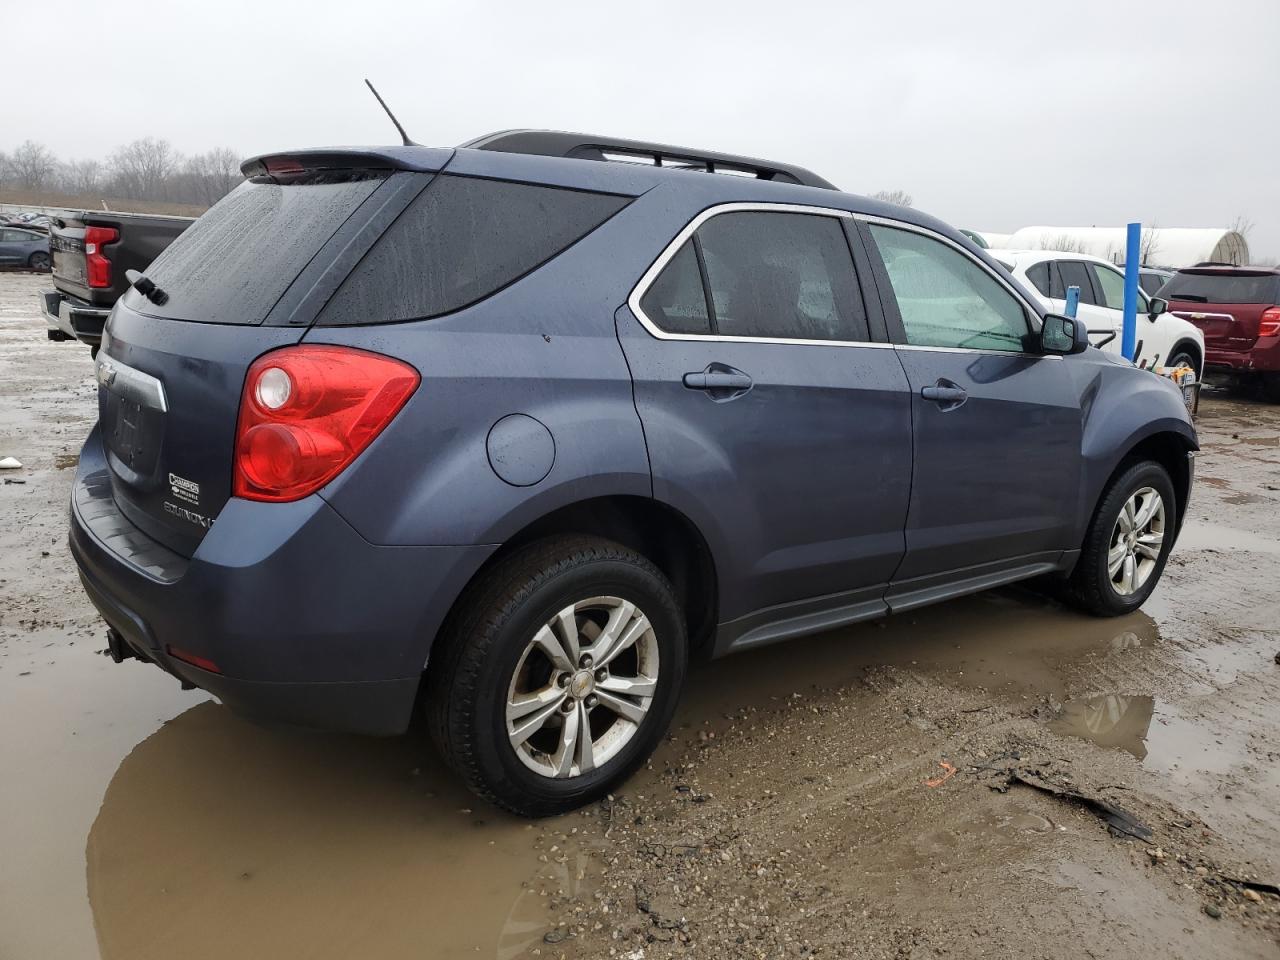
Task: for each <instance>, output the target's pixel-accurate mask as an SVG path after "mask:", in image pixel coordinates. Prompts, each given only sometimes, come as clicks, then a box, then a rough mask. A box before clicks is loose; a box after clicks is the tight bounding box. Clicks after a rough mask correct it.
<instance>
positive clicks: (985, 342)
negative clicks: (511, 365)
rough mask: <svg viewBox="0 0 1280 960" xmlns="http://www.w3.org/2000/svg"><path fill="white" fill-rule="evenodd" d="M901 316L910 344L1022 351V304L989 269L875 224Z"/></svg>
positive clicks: (934, 244)
mask: <svg viewBox="0 0 1280 960" xmlns="http://www.w3.org/2000/svg"><path fill="white" fill-rule="evenodd" d="M871 234H872V236H873V237H875V241H876V246H877V248H878V249H879V252H880V256H881V257H882V258H883V260H884V265H885V269H886V271H887V272H888V274H889V284H890V286H892V287H893V294H894V297H895V299H896V300H897V302H898V311H899V312H900V313H901V314H902V325H903V327H904V328H905V332H906V335H907V343H909V344H915V345H918V346H926V347H961V348H967V349H981V350H1005V351H1009V352H1015V353H1016V352H1021V351H1022V350H1023V349H1025V342H1024V341H1025V340H1026V338H1027V336H1028V334H1029V333H1030V328H1029V327H1028V325H1027V315H1026V311H1025V310H1024V308H1023V306H1022V304H1021V303H1019V302H1018V300H1017V299H1016V298H1015V297H1014V295H1013V294H1012V293H1010V292H1009V291H1008V290H1007V289H1006V288H1005V287H1004V286H1003V285H1002V284H1000V283H998V282H997V281H996V279H995V278H994V277H992V276H991V275H990V274H989V273H988V272H987V271H986V270H984V269H982V267H980V266H978V264H976V263H974V262H973V261H972V260H970V259H969V258H968V257H967V256H965V255H963V254H961V253H960V252H959V251H957V250H954V249H952V248H951V247H949V246H947V245H946V244H945V243H943V242H942V241H940V240H934V239H932V238H930V237H925V236H922V235H920V234H918V233H915V232H913V231H910V230H899V229H895V228H893V227H884V226H880V225H878V224H873V225H871Z"/></svg>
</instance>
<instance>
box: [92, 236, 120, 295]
mask: <svg viewBox="0 0 1280 960" xmlns="http://www.w3.org/2000/svg"><path fill="white" fill-rule="evenodd" d="M119 239H120V231H119V230H116V229H115V228H114V227H85V228H84V265H85V277H86V278H87V280H88V284H89V286H91V287H109V286H111V261H110V260H108V259H107V255H106V254H105V253H103V251H102V248H103V247H105V246H106V245H107V244H108V243H115V242H116V241H117V240H119Z"/></svg>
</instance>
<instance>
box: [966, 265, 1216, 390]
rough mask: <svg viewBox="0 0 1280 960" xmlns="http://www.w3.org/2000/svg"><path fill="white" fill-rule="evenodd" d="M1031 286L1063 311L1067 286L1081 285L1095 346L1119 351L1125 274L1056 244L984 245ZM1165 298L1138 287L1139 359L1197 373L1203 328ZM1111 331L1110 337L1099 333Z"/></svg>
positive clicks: (1082, 302)
mask: <svg viewBox="0 0 1280 960" xmlns="http://www.w3.org/2000/svg"><path fill="white" fill-rule="evenodd" d="M987 253H989V254H990V255H991V256H992V257H994V258H995V259H996V260H997V261H999V262H1000V263H1001V264H1003V265H1004V267H1005V268H1006V269H1007V270H1008V271H1009V272H1010V273H1012V274H1013V275H1014V276H1015V277H1017V278H1018V279H1019V280H1020V281H1022V283H1023V284H1024V285H1025V286H1026V287H1027V289H1028V290H1031V291H1032V292H1034V293H1035V294H1036V295H1037V296H1038V297H1039V299H1040V302H1041V303H1042V304H1043V305H1044V307H1045V309H1047V310H1050V311H1052V312H1054V313H1062V312H1063V310H1064V309H1065V308H1066V296H1067V294H1066V290H1067V287H1073V286H1078V287H1079V288H1080V309H1079V316H1080V318H1081V319H1082V320H1084V322H1085V325H1086V326H1087V327H1088V328H1089V333H1090V335H1091V336H1090V339H1091V340H1092V341H1093V343H1094V345H1095V346H1100V347H1102V349H1104V350H1107V351H1109V352H1111V353H1119V352H1120V338H1121V334H1122V324H1123V322H1124V274H1123V273H1121V272H1120V271H1119V270H1118V269H1116V267H1114V266H1112V265H1111V264H1110V263H1108V262H1107V261H1106V260H1103V259H1102V258H1101V257H1091V256H1089V255H1088V254H1085V253H1064V252H1061V251H1058V250H988V251H987ZM1168 307H1169V304H1168V301H1166V300H1161V299H1160V298H1159V297H1148V296H1147V294H1145V293H1143V292H1142V291H1141V290H1139V291H1138V331H1137V341H1136V343H1137V347H1138V349H1137V353H1136V355H1135V357H1134V360H1135V362H1136V363H1138V364H1139V365H1142V364H1143V363H1144V361H1145V364H1146V365H1147V366H1153V365H1160V366H1167V367H1176V366H1178V365H1179V364H1182V363H1185V364H1187V365H1188V366H1189V367H1191V368H1192V369H1193V370H1195V372H1196V377H1197V378H1199V377H1200V376H1201V374H1202V372H1203V368H1204V334H1203V333H1201V332H1200V330H1199V328H1198V327H1196V326H1195V324H1193V323H1190V322H1189V321H1187V320H1183V319H1182V318H1181V317H1175V316H1173V315H1172V314H1170V313H1166V312H1165V311H1166V310H1167V309H1168ZM1109 334H1114V336H1113V337H1111V339H1109V340H1106V342H1104V339H1105V338H1106V337H1107V335H1109Z"/></svg>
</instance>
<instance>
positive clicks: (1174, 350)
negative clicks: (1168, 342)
mask: <svg viewBox="0 0 1280 960" xmlns="http://www.w3.org/2000/svg"><path fill="white" fill-rule="evenodd" d="M1182 350H1185V351H1186V352H1187V353H1189V354H1191V356H1192V358H1193V359H1194V361H1195V363H1194V364H1193V365H1194V366H1195V368H1196V379H1197V380H1201V379H1203V378H1204V351H1203V350H1201V349H1200V345H1199V344H1198V343H1196V342H1195V341H1194V340H1192V339H1191V338H1190V337H1182V338H1181V339H1179V340H1178V341H1177V342H1176V343H1175V344H1174V345H1173V346H1172V347H1170V348H1169V358H1170V359H1172V358H1173V357H1174V356H1176V355H1177V354H1178V353H1179V352H1180V351H1182Z"/></svg>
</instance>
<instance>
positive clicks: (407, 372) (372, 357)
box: [232, 344, 421, 502]
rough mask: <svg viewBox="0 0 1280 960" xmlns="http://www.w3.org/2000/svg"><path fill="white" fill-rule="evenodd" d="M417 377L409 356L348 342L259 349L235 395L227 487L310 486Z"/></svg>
mask: <svg viewBox="0 0 1280 960" xmlns="http://www.w3.org/2000/svg"><path fill="white" fill-rule="evenodd" d="M420 381H421V377H419V376H418V371H417V370H415V369H413V367H411V366H409V365H408V364H407V363H402V362H401V361H399V360H393V359H391V358H390V357H384V356H382V355H381V354H377V353H369V352H368V351H365V350H356V349H353V348H351V347H329V346H319V345H314V346H313V345H309V344H304V345H301V346H296V347H285V348H284V349H282V350H276V351H273V352H272V353H268V354H264V355H263V356H261V357H259V358H258V359H257V360H255V361H254V363H253V365H252V366H251V367H250V368H249V375H248V376H247V377H246V378H245V384H244V393H243V395H242V396H241V398H240V420H239V424H238V425H237V427H236V453H235V480H234V483H233V485H232V492H233V493H234V494H235V496H237V497H243V498H244V499H246V500H269V501H277V502H278V501H285V500H298V499H301V498H302V497H305V496H307V495H308V494H311V493H314V492H315V491H317V490H319V489H320V488H321V487H323V486H324V485H325V484H326V483H328V482H329V481H330V480H332V479H333V478H334V477H336V476H337V475H338V474H339V473H341V472H342V471H343V470H345V469H346V468H347V466H348V465H349V464H350V463H351V461H352V460H354V459H355V458H356V457H358V456H359V455H360V452H361V451H362V450H364V448H365V447H367V446H368V445H369V444H370V443H372V442H373V439H374V437H376V436H377V435H378V434H379V433H381V432H382V430H383V428H384V427H386V425H387V424H388V423H390V422H391V421H392V419H394V418H395V415H396V414H397V413H399V412H400V408H401V407H403V406H404V404H405V401H407V400H408V399H409V397H410V395H412V393H413V391H414V390H416V389H417V388H418V383H419V382H420Z"/></svg>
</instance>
